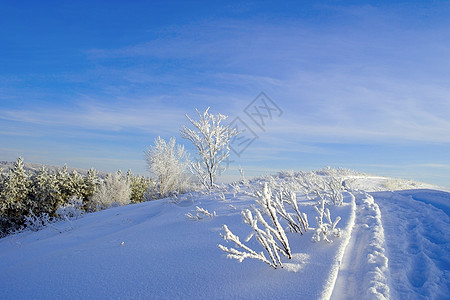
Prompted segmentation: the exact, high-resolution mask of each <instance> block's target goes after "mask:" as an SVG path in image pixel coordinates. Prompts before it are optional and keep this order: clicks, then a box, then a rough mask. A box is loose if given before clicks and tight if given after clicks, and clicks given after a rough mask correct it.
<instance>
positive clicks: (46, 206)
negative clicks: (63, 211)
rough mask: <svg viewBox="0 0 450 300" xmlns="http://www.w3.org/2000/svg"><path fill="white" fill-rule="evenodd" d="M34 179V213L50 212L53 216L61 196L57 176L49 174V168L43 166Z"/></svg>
mask: <svg viewBox="0 0 450 300" xmlns="http://www.w3.org/2000/svg"><path fill="white" fill-rule="evenodd" d="M32 181H33V182H32V188H31V193H32V199H33V212H34V214H35V215H40V214H42V213H48V214H49V215H50V216H53V215H54V214H55V211H56V209H57V203H58V199H60V197H61V193H60V191H59V189H58V184H57V180H56V176H55V175H54V174H49V172H48V170H47V169H46V168H45V167H44V166H43V167H42V168H41V169H40V170H39V172H38V173H37V174H36V175H35V176H34V177H32Z"/></svg>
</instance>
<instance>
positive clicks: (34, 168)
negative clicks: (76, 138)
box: [0, 161, 107, 176]
mask: <svg viewBox="0 0 450 300" xmlns="http://www.w3.org/2000/svg"><path fill="white" fill-rule="evenodd" d="M14 163H15V162H13V161H0V172H1V173H7V172H9V170H11V169H12V168H14ZM23 165H24V169H25V171H27V172H31V173H36V172H38V171H39V169H41V168H42V166H44V167H45V168H46V169H47V170H48V171H49V172H51V173H53V172H57V171H58V170H60V169H62V168H63V167H64V166H50V165H45V164H40V163H29V162H24V163H23ZM73 171H77V173H78V174H80V175H83V176H85V175H86V174H87V172H88V170H86V169H80V168H71V167H69V166H67V172H69V173H72V172H73ZM97 172H98V174H99V175H100V176H104V175H106V174H107V173H106V172H100V171H98V170H97Z"/></svg>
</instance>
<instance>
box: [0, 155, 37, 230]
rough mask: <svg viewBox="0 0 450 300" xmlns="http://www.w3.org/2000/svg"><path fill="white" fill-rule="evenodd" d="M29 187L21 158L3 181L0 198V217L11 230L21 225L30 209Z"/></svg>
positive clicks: (29, 183)
mask: <svg viewBox="0 0 450 300" xmlns="http://www.w3.org/2000/svg"><path fill="white" fill-rule="evenodd" d="M30 185H31V182H30V179H29V178H28V176H27V174H26V173H25V169H24V165H23V158H22V157H19V158H18V159H17V161H16V162H15V164H14V167H13V168H12V169H11V170H10V171H9V174H8V176H7V177H6V180H4V183H3V189H2V191H1V196H0V216H1V217H2V219H3V220H6V222H7V223H8V225H9V226H10V227H12V228H18V227H19V226H21V225H23V222H24V216H25V215H27V214H28V212H29V210H30V209H31V208H32V201H30V199H29V192H30V189H29V188H30Z"/></svg>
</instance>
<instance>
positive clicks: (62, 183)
mask: <svg viewBox="0 0 450 300" xmlns="http://www.w3.org/2000/svg"><path fill="white" fill-rule="evenodd" d="M56 181H57V185H58V189H59V191H60V193H61V196H60V198H59V199H58V203H57V207H58V206H60V205H63V204H65V203H67V201H68V200H69V198H70V197H71V193H72V186H71V183H70V182H71V179H70V174H69V172H68V170H67V165H64V167H63V168H62V169H59V170H58V171H57V172H56Z"/></svg>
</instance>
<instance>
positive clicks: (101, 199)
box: [89, 171, 131, 211]
mask: <svg viewBox="0 0 450 300" xmlns="http://www.w3.org/2000/svg"><path fill="white" fill-rule="evenodd" d="M121 175H122V174H121V173H120V171H119V172H117V173H116V174H113V175H111V174H108V175H107V176H106V177H105V179H104V180H103V182H102V183H101V185H100V186H99V188H98V190H97V191H96V192H95V193H94V194H93V195H92V198H91V201H90V203H89V204H90V210H92V211H95V210H102V209H106V208H109V207H111V206H121V205H126V204H129V203H130V195H131V189H130V183H129V182H128V181H127V180H126V179H125V178H123V177H122V176H121Z"/></svg>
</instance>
